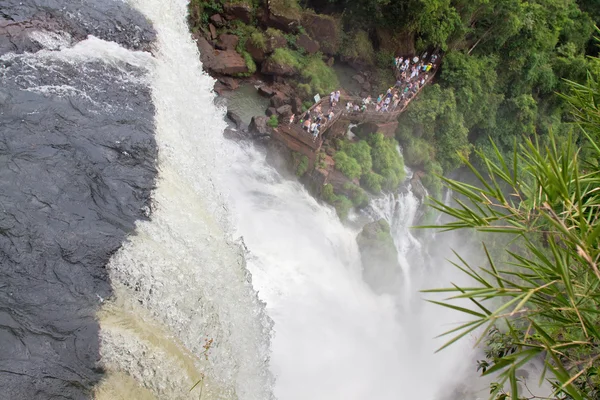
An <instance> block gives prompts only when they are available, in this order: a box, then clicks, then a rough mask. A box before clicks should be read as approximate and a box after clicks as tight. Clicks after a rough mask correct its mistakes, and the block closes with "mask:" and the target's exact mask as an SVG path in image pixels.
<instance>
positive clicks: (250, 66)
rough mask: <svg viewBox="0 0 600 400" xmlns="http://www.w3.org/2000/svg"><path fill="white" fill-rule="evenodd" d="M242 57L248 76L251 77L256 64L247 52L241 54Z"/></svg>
mask: <svg viewBox="0 0 600 400" xmlns="http://www.w3.org/2000/svg"><path fill="white" fill-rule="evenodd" d="M242 57H244V61H245V62H246V67H248V72H247V74H248V75H252V74H254V73H255V72H256V63H255V62H254V60H253V59H252V56H251V55H250V53H248V52H247V51H244V52H242Z"/></svg>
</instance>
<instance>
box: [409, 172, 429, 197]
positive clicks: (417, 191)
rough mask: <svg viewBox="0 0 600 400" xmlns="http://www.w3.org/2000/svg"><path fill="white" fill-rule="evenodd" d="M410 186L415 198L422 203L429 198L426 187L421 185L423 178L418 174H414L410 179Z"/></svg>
mask: <svg viewBox="0 0 600 400" xmlns="http://www.w3.org/2000/svg"><path fill="white" fill-rule="evenodd" d="M410 186H411V188H412V192H413V194H414V195H415V197H416V198H417V199H419V200H420V201H421V202H423V201H424V200H425V199H426V198H427V189H425V186H423V184H422V183H421V178H420V176H419V174H418V173H414V174H413V176H412V178H411V179H410Z"/></svg>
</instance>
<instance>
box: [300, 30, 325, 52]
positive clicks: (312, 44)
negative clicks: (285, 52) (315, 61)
mask: <svg viewBox="0 0 600 400" xmlns="http://www.w3.org/2000/svg"><path fill="white" fill-rule="evenodd" d="M296 45H297V46H299V47H300V48H303V49H304V50H306V52H307V53H308V54H314V53H316V52H317V51H319V47H320V46H319V43H318V42H317V41H316V40H312V39H311V38H310V36H308V35H307V34H304V33H303V34H301V35H300V36H298V39H297V40H296Z"/></svg>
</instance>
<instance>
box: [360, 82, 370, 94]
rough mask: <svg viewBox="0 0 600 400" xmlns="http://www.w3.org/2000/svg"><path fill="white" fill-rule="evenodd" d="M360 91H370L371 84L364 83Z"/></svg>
mask: <svg viewBox="0 0 600 400" xmlns="http://www.w3.org/2000/svg"><path fill="white" fill-rule="evenodd" d="M362 89H363V90H364V91H366V92H370V91H371V89H372V87H371V84H370V83H369V82H366V81H365V83H363V84H362Z"/></svg>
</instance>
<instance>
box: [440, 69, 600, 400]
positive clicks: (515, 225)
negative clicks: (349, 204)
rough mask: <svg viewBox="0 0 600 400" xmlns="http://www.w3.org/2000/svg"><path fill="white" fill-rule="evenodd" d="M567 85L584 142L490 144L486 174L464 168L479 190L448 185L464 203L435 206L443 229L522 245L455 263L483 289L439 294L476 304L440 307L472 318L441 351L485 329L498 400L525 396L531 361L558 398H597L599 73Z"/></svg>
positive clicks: (486, 367)
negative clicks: (478, 260)
mask: <svg viewBox="0 0 600 400" xmlns="http://www.w3.org/2000/svg"><path fill="white" fill-rule="evenodd" d="M571 85H572V90H571V92H570V93H569V94H568V95H566V96H564V98H565V99H566V100H567V101H568V102H569V104H571V105H572V106H573V111H574V115H575V118H576V120H577V122H578V125H579V127H580V131H581V136H582V138H583V139H580V140H579V141H578V144H577V145H574V141H573V140H572V138H571V137H567V139H566V140H560V142H559V141H558V140H557V139H556V138H555V136H554V135H553V134H552V133H550V134H549V136H548V141H547V142H548V145H547V146H543V145H541V144H540V143H539V142H534V141H532V140H530V139H526V140H525V143H524V144H523V145H521V146H519V147H518V148H517V147H515V149H514V152H513V155H512V157H511V160H510V161H511V162H508V161H507V158H506V157H504V156H503V154H502V152H501V151H500V150H499V149H498V147H497V146H495V145H494V144H492V145H491V147H492V148H493V149H494V150H493V151H494V157H493V158H491V157H488V156H487V155H486V154H485V153H483V152H478V155H479V156H480V157H481V158H482V164H483V165H485V168H483V172H482V173H480V172H479V171H478V170H477V168H476V167H475V166H474V165H472V164H471V163H468V162H467V165H468V166H469V168H471V170H472V171H473V173H474V174H475V175H476V176H477V178H478V181H479V182H478V185H477V186H474V185H470V184H465V183H461V182H458V181H455V180H451V179H445V181H446V184H447V186H448V187H449V188H451V189H452V190H453V192H454V193H456V194H457V195H460V196H462V201H461V203H460V207H452V206H447V205H444V204H443V203H441V202H439V201H435V200H434V207H435V208H436V209H438V210H440V211H442V212H444V213H446V214H447V215H449V216H451V217H453V219H452V221H451V222H449V223H447V224H445V225H444V226H443V228H445V229H450V230H453V229H465V228H469V229H475V230H478V231H482V232H491V233H493V234H495V235H500V234H504V235H508V236H509V237H510V238H511V242H513V243H519V244H520V245H521V246H522V251H515V250H514V246H511V247H506V248H505V250H504V253H505V257H504V259H500V261H499V260H498V257H492V256H491V255H490V254H491V253H490V252H488V251H487V247H486V253H487V255H488V266H487V267H486V268H481V270H476V269H475V268H473V267H471V266H469V265H468V264H467V263H465V262H464V261H462V260H461V264H457V267H459V268H460V269H461V270H463V271H464V272H465V273H467V274H468V275H469V276H470V277H471V278H472V279H473V280H474V281H475V282H476V283H478V284H479V286H480V287H470V288H460V287H454V288H451V289H442V290H437V291H446V292H450V293H455V294H456V295H455V296H454V297H453V298H468V299H470V300H472V302H473V303H474V304H475V306H476V308H475V309H465V308H461V307H458V306H456V305H453V304H452V303H450V302H446V303H439V304H442V305H444V306H446V307H449V308H452V309H455V310H458V311H462V312H464V313H467V314H469V315H470V316H472V317H475V318H474V319H473V320H472V321H470V322H468V323H465V324H464V325H462V326H461V327H460V328H459V329H456V330H453V331H452V332H453V333H456V332H459V334H458V336H456V337H455V338H453V339H452V340H451V341H450V342H448V343H447V345H449V344H451V343H453V342H454V341H456V340H457V339H459V338H460V337H463V336H464V335H466V334H468V333H469V332H472V331H474V330H475V329H479V328H483V333H482V337H481V340H484V339H485V340H486V344H487V345H488V351H487V354H486V355H487V359H486V360H484V361H481V362H480V365H479V367H480V369H481V370H482V371H483V372H484V374H491V373H495V372H501V375H500V377H501V382H499V384H496V385H493V386H492V394H493V395H497V398H502V399H503V398H508V397H510V398H512V399H520V398H521V397H519V393H518V388H517V381H518V379H517V376H516V370H517V369H518V368H520V367H521V366H522V365H524V364H525V363H527V362H528V361H530V360H532V359H534V358H536V357H542V358H543V359H544V360H545V363H546V369H547V370H548V371H549V372H550V374H548V375H547V378H548V379H550V380H552V381H555V382H556V383H555V385H556V386H555V387H556V393H555V396H557V398H559V399H596V398H598V396H599V395H600V391H599V388H600V378H599V376H598V374H597V369H598V367H600V351H599V349H598V343H599V341H600V329H599V326H600V317H599V315H600V309H599V307H598V306H599V304H600V294H599V291H598V287H599V286H600V270H599V268H598V264H599V262H600V246H599V243H600V242H599V238H600V170H599V169H598V164H597V163H598V160H599V159H600V147H599V146H598V144H597V141H596V140H595V139H596V138H597V137H598V136H597V135H599V134H600V118H599V117H598V115H599V114H598V108H597V98H596V97H594V96H593V95H592V94H593V93H594V92H595V91H596V90H597V77H594V76H593V75H590V77H589V79H588V82H587V84H586V85H579V84H575V83H572V84H571ZM465 161H466V160H465ZM494 301H496V303H494ZM498 304H500V305H498ZM502 327H507V328H508V329H501V328H502ZM444 347H445V346H444ZM505 382H509V384H510V387H511V389H510V391H508V392H505V391H504V386H503V384H504V383H505Z"/></svg>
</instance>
